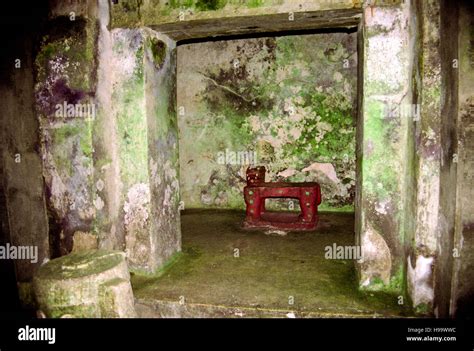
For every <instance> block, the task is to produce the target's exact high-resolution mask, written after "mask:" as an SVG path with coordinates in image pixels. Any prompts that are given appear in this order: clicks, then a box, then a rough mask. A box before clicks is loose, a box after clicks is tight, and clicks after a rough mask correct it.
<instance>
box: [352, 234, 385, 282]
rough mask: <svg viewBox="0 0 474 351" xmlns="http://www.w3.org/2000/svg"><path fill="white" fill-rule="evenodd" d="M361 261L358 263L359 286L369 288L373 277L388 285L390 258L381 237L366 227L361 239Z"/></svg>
mask: <svg viewBox="0 0 474 351" xmlns="http://www.w3.org/2000/svg"><path fill="white" fill-rule="evenodd" d="M361 246H362V259H361V260H360V261H358V263H359V264H360V271H361V276H360V280H361V286H362V287H371V283H372V284H373V279H374V277H377V278H379V279H380V280H381V281H382V283H383V284H386V285H388V284H390V278H391V268H392V258H391V255H390V249H389V247H388V246H387V243H386V242H385V240H384V239H383V237H382V236H381V235H380V234H379V233H377V232H376V231H375V230H374V229H373V228H370V227H367V228H366V230H365V232H364V233H363V234H362V238H361Z"/></svg>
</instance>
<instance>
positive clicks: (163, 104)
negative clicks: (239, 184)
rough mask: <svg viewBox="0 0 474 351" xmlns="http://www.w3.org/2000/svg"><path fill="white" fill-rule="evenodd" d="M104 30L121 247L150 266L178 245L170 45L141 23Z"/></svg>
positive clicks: (135, 262)
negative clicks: (108, 44)
mask: <svg viewBox="0 0 474 351" xmlns="http://www.w3.org/2000/svg"><path fill="white" fill-rule="evenodd" d="M110 35H111V43H112V44H111V48H112V53H111V61H110V63H109V65H110V66H109V68H108V69H109V72H114V74H113V76H112V77H111V78H112V79H111V83H110V86H111V87H112V89H111V105H112V108H111V111H108V112H109V113H112V115H113V116H115V118H114V119H113V120H114V121H115V123H116V124H115V123H114V124H115V126H114V127H115V128H116V129H115V133H116V140H117V141H118V150H117V151H116V155H117V156H118V167H119V178H120V179H119V182H120V187H119V188H118V189H120V191H121V197H120V204H121V205H120V206H121V208H122V210H121V212H122V213H123V220H122V225H123V231H124V237H125V239H124V245H125V250H126V252H127V257H128V260H129V264H130V267H131V268H132V269H140V270H145V271H148V272H152V271H154V270H156V269H157V268H158V267H160V266H161V265H163V264H164V263H165V262H166V260H168V259H169V258H170V257H171V255H172V254H173V253H175V252H177V251H179V250H180V247H181V235H180V225H179V211H178V205H179V183H178V136H177V121H176V111H175V104H176V97H175V90H174V89H175V73H174V72H175V69H176V61H175V60H176V57H175V44H174V42H173V41H171V40H170V39H168V38H166V37H165V36H160V35H158V34H156V33H155V32H153V31H151V30H148V29H134V30H131V29H114V30H113V31H112V32H111V33H110ZM111 163H112V164H113V162H111ZM109 182H110V179H109Z"/></svg>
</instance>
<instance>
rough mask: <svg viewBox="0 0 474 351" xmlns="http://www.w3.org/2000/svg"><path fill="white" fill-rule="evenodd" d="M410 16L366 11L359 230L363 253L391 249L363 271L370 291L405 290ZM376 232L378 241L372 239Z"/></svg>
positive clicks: (393, 10) (392, 10) (400, 10)
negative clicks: (372, 289) (373, 289)
mask: <svg viewBox="0 0 474 351" xmlns="http://www.w3.org/2000/svg"><path fill="white" fill-rule="evenodd" d="M409 15H410V5H409V3H407V4H404V5H401V6H395V7H386V8H382V7H367V8H366V9H365V12H364V20H363V28H362V36H361V41H362V43H361V44H362V45H363V55H364V60H363V66H362V74H361V75H362V77H363V78H362V79H363V97H362V101H361V104H362V106H361V108H362V111H361V116H360V117H359V118H361V119H362V121H361V122H360V123H361V124H360V126H361V127H362V129H363V130H362V132H361V134H359V138H360V137H363V140H362V142H361V143H362V145H361V147H362V150H361V152H360V155H361V156H362V159H361V165H360V173H359V174H360V178H361V180H360V181H361V184H360V186H361V189H360V200H359V204H360V208H359V211H360V223H358V225H357V227H356V230H357V232H358V234H357V235H358V236H360V239H359V240H360V241H359V242H360V243H361V245H362V251H364V250H366V249H364V246H367V247H368V248H370V247H372V246H373V247H386V248H388V250H381V251H380V252H378V254H377V261H378V262H379V263H378V264H377V265H375V266H372V265H364V264H362V265H359V267H358V268H359V273H360V278H361V284H362V285H363V286H365V287H367V288H376V287H377V288H384V285H385V287H386V288H390V289H392V288H394V289H396V290H399V291H401V289H402V284H403V271H404V259H403V256H404V253H403V243H404V224H403V202H404V196H405V182H404V173H403V170H405V169H407V167H409V166H410V165H409V164H408V163H407V161H408V160H407V159H406V138H405V135H406V134H405V133H406V132H407V119H409V118H412V117H411V115H410V114H409V115H408V116H407V114H405V113H402V112H404V111H405V110H404V108H405V106H406V105H408V106H411V105H410V104H411V94H409V92H410V90H411V83H410V82H411V71H410V68H411V67H410V47H409V31H410V28H409V22H408V18H409ZM400 172H402V173H400ZM372 231H373V232H374V233H378V235H375V236H374V235H368V234H369V233H370V232H372ZM371 238H373V239H374V241H372V240H371ZM366 251H369V252H370V251H371V250H369V249H367V250H366ZM377 267H378V268H377ZM387 267H390V273H389V276H388V277H387V271H386V269H387ZM380 283H382V284H380ZM373 285H375V286H373Z"/></svg>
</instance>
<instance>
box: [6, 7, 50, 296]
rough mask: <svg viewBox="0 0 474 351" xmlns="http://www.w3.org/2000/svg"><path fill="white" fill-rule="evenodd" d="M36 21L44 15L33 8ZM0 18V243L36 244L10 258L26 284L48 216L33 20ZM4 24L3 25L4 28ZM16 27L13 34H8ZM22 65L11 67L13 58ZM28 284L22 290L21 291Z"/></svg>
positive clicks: (42, 248) (42, 253)
mask: <svg viewBox="0 0 474 351" xmlns="http://www.w3.org/2000/svg"><path fill="white" fill-rule="evenodd" d="M37 15H38V21H39V18H41V16H42V15H43V14H42V13H37ZM6 22H7V23H2V25H5V29H3V27H2V32H3V33H5V34H4V38H3V39H4V40H3V41H2V42H3V44H2V46H3V51H4V55H2V59H1V62H0V64H1V73H0V75H1V77H0V106H1V108H2V113H1V114H0V115H1V116H0V150H1V151H0V163H1V165H0V169H1V180H0V182H1V183H2V185H1V188H2V193H3V194H4V195H3V196H2V214H1V215H2V234H6V235H7V236H6V237H3V235H2V238H1V240H2V245H5V243H7V242H8V243H10V244H11V245H16V246H32V245H35V246H37V247H38V261H37V262H36V263H31V262H30V260H15V261H14V262H12V265H13V264H14V265H15V273H16V279H17V281H18V282H20V283H21V284H23V283H24V285H22V286H25V287H27V286H28V284H27V283H28V282H29V281H30V280H31V278H32V276H33V274H34V273H35V271H36V269H37V268H38V267H39V266H40V265H41V263H42V262H43V260H44V259H45V258H49V256H50V248H49V237H48V231H49V228H48V218H47V215H46V204H45V194H44V189H43V186H44V184H43V178H42V176H41V173H42V164H41V158H40V155H39V152H38V151H39V150H38V144H39V137H38V120H37V117H36V115H35V109H34V75H33V60H34V54H35V46H34V41H35V35H36V31H37V26H38V24H37V23H36V21H31V22H29V23H26V24H20V22H18V23H16V22H15V23H12V25H11V26H9V25H10V23H8V21H6ZM7 26H9V27H8V28H6V27H7ZM11 31H15V33H16V36H11V35H10V33H11ZM17 59H20V60H21V62H20V63H21V67H19V68H15V63H16V60H17ZM26 290H28V289H25V291H26Z"/></svg>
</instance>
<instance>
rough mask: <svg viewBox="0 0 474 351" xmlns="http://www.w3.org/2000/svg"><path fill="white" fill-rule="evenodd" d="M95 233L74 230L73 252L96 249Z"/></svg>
mask: <svg viewBox="0 0 474 351" xmlns="http://www.w3.org/2000/svg"><path fill="white" fill-rule="evenodd" d="M97 246H98V243H97V235H94V234H92V233H85V232H75V233H74V236H73V247H72V251H73V252H78V251H87V250H94V249H97Z"/></svg>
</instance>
